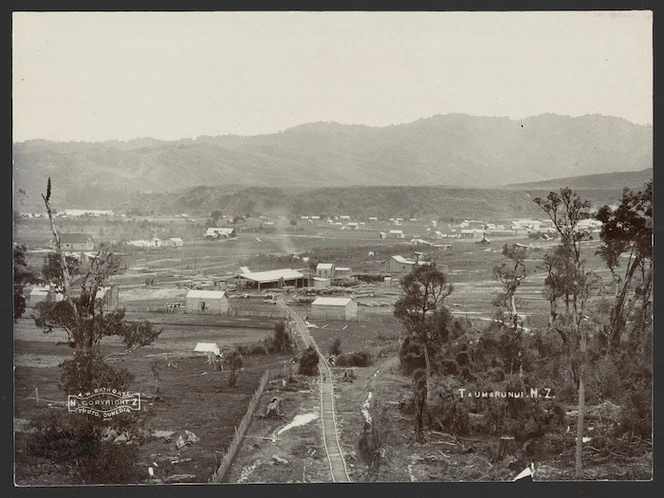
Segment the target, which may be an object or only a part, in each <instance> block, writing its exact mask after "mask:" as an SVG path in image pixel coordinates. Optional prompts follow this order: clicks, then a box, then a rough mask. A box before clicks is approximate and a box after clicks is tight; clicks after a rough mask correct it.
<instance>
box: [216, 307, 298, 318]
mask: <svg viewBox="0 0 664 498" xmlns="http://www.w3.org/2000/svg"><path fill="white" fill-rule="evenodd" d="M229 315H231V316H236V317H237V316H245V317H262V318H284V319H285V318H287V316H288V315H287V313H286V312H285V311H284V310H282V309H271V310H260V309H242V308H231V310H230V312H229Z"/></svg>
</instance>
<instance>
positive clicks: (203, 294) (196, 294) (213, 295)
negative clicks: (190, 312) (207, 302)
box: [187, 289, 226, 299]
mask: <svg viewBox="0 0 664 498" xmlns="http://www.w3.org/2000/svg"><path fill="white" fill-rule="evenodd" d="M225 295H226V292H224V291H216V290H196V289H191V290H190V291H189V292H187V299H222V298H223V297H225Z"/></svg>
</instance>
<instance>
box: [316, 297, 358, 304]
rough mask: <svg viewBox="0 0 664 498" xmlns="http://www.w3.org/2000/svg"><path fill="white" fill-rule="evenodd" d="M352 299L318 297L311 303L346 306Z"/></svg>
mask: <svg viewBox="0 0 664 498" xmlns="http://www.w3.org/2000/svg"><path fill="white" fill-rule="evenodd" d="M351 301H352V299H351V298H350V297H317V298H316V299H315V300H314V302H313V303H311V304H312V305H314V304H316V305H320V306H346V305H347V304H348V303H350V302H351Z"/></svg>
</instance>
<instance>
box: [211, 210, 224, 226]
mask: <svg viewBox="0 0 664 498" xmlns="http://www.w3.org/2000/svg"><path fill="white" fill-rule="evenodd" d="M222 216H223V214H222V212H221V211H219V210H218V209H215V210H214V211H212V213H210V218H212V226H215V227H216V226H217V222H218V221H219V220H220V219H221V217H222Z"/></svg>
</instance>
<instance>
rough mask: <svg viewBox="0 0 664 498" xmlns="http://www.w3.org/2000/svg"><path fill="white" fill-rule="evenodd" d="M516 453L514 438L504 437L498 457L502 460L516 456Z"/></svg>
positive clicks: (501, 440) (501, 439)
mask: <svg viewBox="0 0 664 498" xmlns="http://www.w3.org/2000/svg"><path fill="white" fill-rule="evenodd" d="M515 451H516V444H515V442H514V437H513V436H502V437H501V438H500V448H499V449H498V457H499V458H500V459H501V460H502V459H503V458H505V457H508V456H514V453H515Z"/></svg>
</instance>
